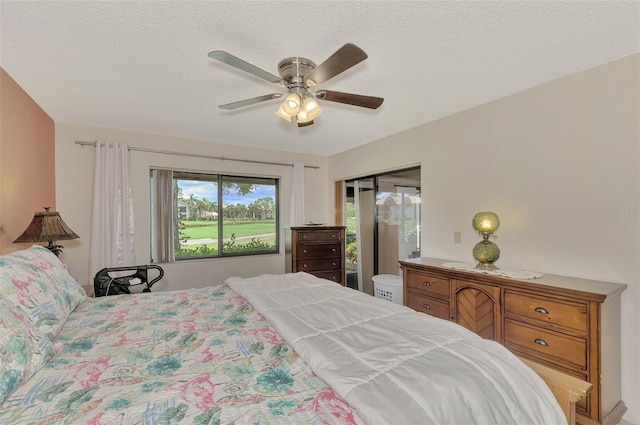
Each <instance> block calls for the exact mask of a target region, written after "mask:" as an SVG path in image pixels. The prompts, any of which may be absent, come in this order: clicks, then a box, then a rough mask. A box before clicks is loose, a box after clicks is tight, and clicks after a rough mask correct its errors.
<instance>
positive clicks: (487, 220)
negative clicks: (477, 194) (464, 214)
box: [472, 211, 500, 234]
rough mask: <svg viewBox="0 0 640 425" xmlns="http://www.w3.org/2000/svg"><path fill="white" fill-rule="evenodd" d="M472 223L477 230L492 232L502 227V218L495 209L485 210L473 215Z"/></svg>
mask: <svg viewBox="0 0 640 425" xmlns="http://www.w3.org/2000/svg"><path fill="white" fill-rule="evenodd" d="M472 224H473V228H474V229H475V230H476V231H477V232H479V233H487V234H491V233H493V232H495V231H496V230H498V227H500V219H499V218H498V214H496V213H494V212H493V211H483V212H479V213H477V214H476V215H474V216H473V222H472Z"/></svg>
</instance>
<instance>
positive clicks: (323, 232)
mask: <svg viewBox="0 0 640 425" xmlns="http://www.w3.org/2000/svg"><path fill="white" fill-rule="evenodd" d="M344 238H345V227H344V226H296V227H285V245H286V251H285V257H286V262H287V263H286V272H287V273H295V272H307V273H310V274H312V275H314V276H318V277H321V278H324V279H329V280H333V281H334V282H338V283H340V284H342V285H344V284H345V282H346V276H345V251H344V250H345V239H344Z"/></svg>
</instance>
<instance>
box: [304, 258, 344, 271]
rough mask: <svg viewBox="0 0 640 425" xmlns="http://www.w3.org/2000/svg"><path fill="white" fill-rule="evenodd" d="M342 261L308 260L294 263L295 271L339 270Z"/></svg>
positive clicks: (330, 259) (329, 259) (328, 259)
mask: <svg viewBox="0 0 640 425" xmlns="http://www.w3.org/2000/svg"><path fill="white" fill-rule="evenodd" d="M341 268H342V261H341V259H340V258H315V259H313V258H310V259H300V260H298V261H296V270H298V271H300V272H310V271H320V270H340V269H341Z"/></svg>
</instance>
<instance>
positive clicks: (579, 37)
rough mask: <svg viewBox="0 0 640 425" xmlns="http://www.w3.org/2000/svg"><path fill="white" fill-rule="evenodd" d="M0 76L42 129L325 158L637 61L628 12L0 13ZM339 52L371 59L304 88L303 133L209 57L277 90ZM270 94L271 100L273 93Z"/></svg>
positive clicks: (213, 4)
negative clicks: (342, 100)
mask: <svg viewBox="0 0 640 425" xmlns="http://www.w3.org/2000/svg"><path fill="white" fill-rule="evenodd" d="M0 25H1V26H0V37H1V44H0V48H1V50H0V65H1V66H2V67H3V68H4V69H5V70H6V71H7V72H8V73H9V75H11V76H12V77H13V78H14V79H15V80H16V81H17V82H18V84H20V85H21V86H22V87H23V88H24V89H25V90H26V91H27V93H29V94H30V95H31V96H32V97H33V98H34V100H35V101H36V102H38V104H40V106H42V108H43V109H44V110H45V111H46V112H47V113H48V114H49V115H50V116H51V117H52V118H53V119H54V120H55V121H56V122H62V123H74V124H85V125H91V126H100V127H109V128H117V129H124V130H132V131H138V132H144V133H152V134H161V135H169V136H177V137H185V138H192V139H198V140H205V141H214V142H218V143H229V144H237V145H244V146H258V147H264V148H271V149H278V150H285V151H295V152H305V153H313V154H320V155H331V154H334V153H338V152H341V151H344V150H347V149H350V148H353V147H356V146H359V145H362V144H365V143H368V142H370V141H373V140H377V139H380V138H382V137H385V136H388V135H391V134H394V133H397V132H400V131H402V130H406V129H409V128H412V127H416V126H419V125H421V124H424V123H427V122H430V121H433V120H436V119H438V118H441V117H443V116H446V115H450V114H453V113H456V112H459V111H462V110H465V109H469V108H471V107H474V106H477V105H480V104H483V103H486V102H489V101H491V100H494V99H497V98H500V97H504V96H507V95H510V94H512V93H515V92H519V91H522V90H526V89H528V88H531V87H533V86H536V85H539V84H541V83H544V82H546V81H550V80H553V79H556V78H559V77H562V76H564V75H568V74H571V73H574V72H578V71H582V70H585V69H588V68H591V67H594V66H597V65H600V64H603V63H606V62H610V61H612V60H615V59H618V58H621V57H624V56H627V55H629V54H632V53H635V52H638V51H640V3H639V2H638V1H633V2H631V1H629V2H623V1H531V2H524V1H518V2H507V1H486V2H485V1H407V2H403V1H347V2H341V1H313V2H311V1H240V0H236V1H208V2H204V1H173V2H167V1H162V2H160V1H140V2H138V1H108V2H107V1H81V2H67V1H15V2H14V1H4V0H2V1H0ZM347 42H351V43H354V44H356V45H358V46H359V47H361V48H362V49H363V50H365V51H366V52H367V54H368V55H369V58H368V59H367V60H365V61H364V62H362V63H360V64H358V65H356V66H355V67H353V68H351V69H349V70H348V71H346V72H344V73H343V74H341V75H339V76H337V77H335V78H333V79H331V80H329V81H327V82H325V83H323V84H322V85H320V86H318V88H324V89H331V90H337V91H344V92H350V93H358V94H365V95H372V96H379V97H384V98H385V102H384V104H383V105H382V106H381V107H380V108H379V109H378V110H369V109H364V108H358V107H353V106H348V105H343V104H338V103H334V102H327V101H324V102H322V101H321V106H322V107H323V109H324V112H323V114H322V115H321V116H320V117H319V118H317V119H316V121H315V122H316V123H315V124H314V125H312V126H309V127H305V128H298V127H297V126H296V125H295V124H292V123H287V122H285V121H283V120H281V119H279V118H277V117H276V116H275V115H274V113H275V111H276V109H277V107H278V104H279V101H278V100H271V101H267V102H263V103H261V104H258V105H253V106H249V107H246V108H242V109H239V110H236V111H224V110H221V109H219V108H218V107H217V106H218V105H221V104H225V103H229V102H233V101H237V100H242V99H247V98H251V97H256V96H259V95H263V94H268V93H272V92H275V91H278V90H280V89H279V88H278V87H277V86H275V85H271V84H269V83H268V82H266V81H264V80H261V79H259V78H257V77H254V76H252V75H250V74H247V73H243V72H241V71H238V70H236V69H234V68H231V67H229V66H227V65H225V64H223V63H220V62H217V61H214V60H212V59H210V58H209V57H207V53H208V52H209V51H211V50H226V51H228V52H230V53H232V54H234V55H236V56H238V57H240V58H242V59H244V60H246V61H248V62H250V63H252V64H254V65H256V66H258V67H260V68H262V69H264V70H266V71H269V72H271V73H273V74H277V63H278V61H280V60H281V59H283V58H286V57H289V56H303V57H307V58H309V59H311V60H313V61H315V62H316V63H321V62H322V61H324V60H325V59H326V58H327V57H329V56H330V55H331V54H332V53H333V52H334V51H335V50H337V49H338V48H339V47H341V46H342V45H343V44H345V43H347ZM274 89H275V90H274Z"/></svg>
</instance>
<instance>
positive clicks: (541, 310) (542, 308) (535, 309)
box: [533, 307, 549, 314]
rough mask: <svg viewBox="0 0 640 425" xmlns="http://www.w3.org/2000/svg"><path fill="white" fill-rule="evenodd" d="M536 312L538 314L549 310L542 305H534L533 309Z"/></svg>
mask: <svg viewBox="0 0 640 425" xmlns="http://www.w3.org/2000/svg"><path fill="white" fill-rule="evenodd" d="M533 310H534V311H535V312H536V313H540V314H549V310H547V309H546V308H544V307H536V308H534V309H533Z"/></svg>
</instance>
